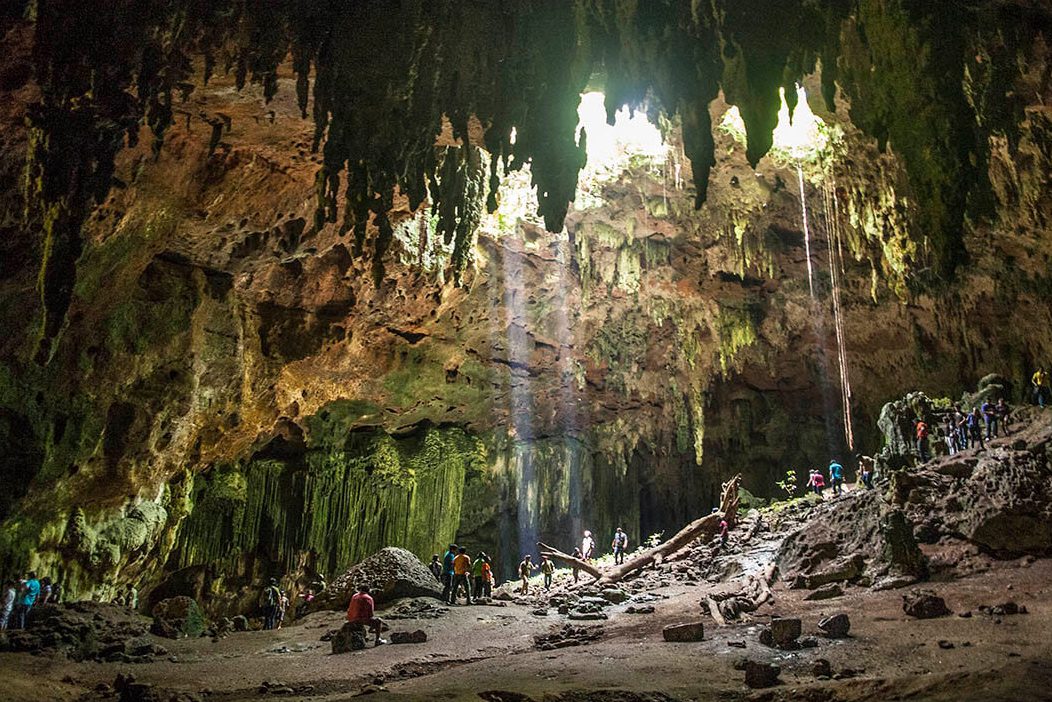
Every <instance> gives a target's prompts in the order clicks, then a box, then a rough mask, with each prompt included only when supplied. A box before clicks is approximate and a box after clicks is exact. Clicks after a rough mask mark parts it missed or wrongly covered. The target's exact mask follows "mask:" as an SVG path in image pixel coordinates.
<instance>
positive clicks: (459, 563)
mask: <svg viewBox="0 0 1052 702" xmlns="http://www.w3.org/2000/svg"><path fill="white" fill-rule="evenodd" d="M460 588H464V596H465V597H466V598H467V603H468V604H471V556H469V555H468V550H467V549H466V548H464V547H463V546H461V547H460V548H458V549H457V555H456V558H454V559H453V592H452V594H450V596H449V604H451V605H452V604H456V603H457V598H458V597H459V596H460Z"/></svg>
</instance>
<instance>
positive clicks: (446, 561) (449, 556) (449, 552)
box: [442, 544, 457, 604]
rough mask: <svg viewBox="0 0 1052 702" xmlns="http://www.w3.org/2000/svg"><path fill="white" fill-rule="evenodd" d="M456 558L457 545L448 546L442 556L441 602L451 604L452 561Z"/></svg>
mask: <svg viewBox="0 0 1052 702" xmlns="http://www.w3.org/2000/svg"><path fill="white" fill-rule="evenodd" d="M456 557H457V545H456V544H450V545H449V548H448V549H446V553H445V555H444V556H442V601H443V602H448V603H449V604H453V603H452V602H450V600H451V599H452V597H453V559H454V558H456Z"/></svg>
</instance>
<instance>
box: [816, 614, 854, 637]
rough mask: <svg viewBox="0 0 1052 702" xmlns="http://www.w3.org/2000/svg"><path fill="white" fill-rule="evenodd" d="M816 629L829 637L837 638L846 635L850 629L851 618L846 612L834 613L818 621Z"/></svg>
mask: <svg viewBox="0 0 1052 702" xmlns="http://www.w3.org/2000/svg"><path fill="white" fill-rule="evenodd" d="M818 630H819V631H821V632H822V633H823V634H824V635H825V636H828V637H829V638H831V639H839V638H842V637H844V636H847V632H848V631H850V630H851V620H850V619H849V618H848V616H847V615H846V614H844V613H843V612H841V613H840V614H834V615H833V616H831V617H826V618H825V619H822V620H821V621H819V622H818Z"/></svg>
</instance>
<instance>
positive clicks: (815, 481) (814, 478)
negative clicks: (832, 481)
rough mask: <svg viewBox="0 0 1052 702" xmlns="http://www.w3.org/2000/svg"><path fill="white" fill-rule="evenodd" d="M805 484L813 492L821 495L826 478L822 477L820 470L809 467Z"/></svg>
mask: <svg viewBox="0 0 1052 702" xmlns="http://www.w3.org/2000/svg"><path fill="white" fill-rule="evenodd" d="M807 486H808V487H810V488H812V489H813V490H814V491H815V494H816V495H818V496H819V497H822V491H823V490H825V487H826V479H825V478H824V477H822V472H821V471H818V470H815V469H813V468H812V469H811V477H810V478H809V479H808V481H807Z"/></svg>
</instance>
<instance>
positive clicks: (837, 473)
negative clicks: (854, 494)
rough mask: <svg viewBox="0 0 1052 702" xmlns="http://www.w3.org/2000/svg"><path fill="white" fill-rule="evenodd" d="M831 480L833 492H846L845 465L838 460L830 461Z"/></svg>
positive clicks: (836, 493) (837, 493)
mask: <svg viewBox="0 0 1052 702" xmlns="http://www.w3.org/2000/svg"><path fill="white" fill-rule="evenodd" d="M829 482H830V483H832V485H833V494H834V495H842V494H844V466H842V465H840V463H838V462H837V461H836V460H832V461H830V462H829Z"/></svg>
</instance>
